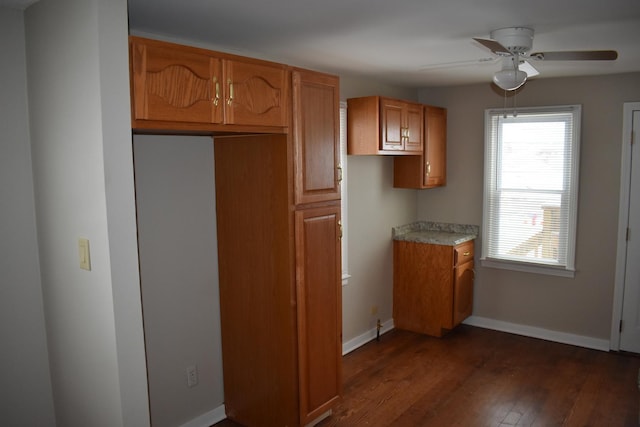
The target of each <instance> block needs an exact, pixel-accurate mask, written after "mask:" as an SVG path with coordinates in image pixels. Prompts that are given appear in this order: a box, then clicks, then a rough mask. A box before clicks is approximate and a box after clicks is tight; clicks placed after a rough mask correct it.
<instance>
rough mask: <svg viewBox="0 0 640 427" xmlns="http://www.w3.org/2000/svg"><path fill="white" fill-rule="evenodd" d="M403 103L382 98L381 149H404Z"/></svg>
mask: <svg viewBox="0 0 640 427" xmlns="http://www.w3.org/2000/svg"><path fill="white" fill-rule="evenodd" d="M403 108H404V107H403V104H401V103H398V102H395V101H392V100H388V99H384V98H383V99H381V100H380V111H381V116H382V120H381V121H382V123H381V127H382V129H381V132H382V139H381V141H380V145H381V147H380V149H381V150H404V138H403V137H402V128H403V121H402V110H403Z"/></svg>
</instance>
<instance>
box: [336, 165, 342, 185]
mask: <svg viewBox="0 0 640 427" xmlns="http://www.w3.org/2000/svg"><path fill="white" fill-rule="evenodd" d="M337 169H338V182H339V183H340V182H342V165H338V168H337Z"/></svg>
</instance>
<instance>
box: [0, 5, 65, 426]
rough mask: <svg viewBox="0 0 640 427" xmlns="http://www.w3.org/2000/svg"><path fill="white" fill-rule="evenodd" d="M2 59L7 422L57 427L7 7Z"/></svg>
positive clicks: (19, 37)
mask: <svg viewBox="0 0 640 427" xmlns="http://www.w3.org/2000/svg"><path fill="white" fill-rule="evenodd" d="M0 58H3V61H2V62H1V63H0V75H2V78H1V79H0V93H1V94H2V97H1V98H0V99H1V100H0V198H1V199H2V209H0V283H1V285H0V342H2V350H0V419H1V420H2V424H3V425H9V426H13V427H22V426H24V427H30V426H53V425H55V416H54V410H53V395H52V391H51V380H50V377H49V361H48V354H47V345H46V332H45V323H44V312H43V308H42V289H41V286H40V267H39V261H38V246H37V241H36V220H35V206H34V200H33V178H32V174H31V172H32V170H31V150H30V147H29V128H28V114H27V76H26V58H25V38H24V19H23V14H22V11H21V10H15V9H9V8H4V7H0Z"/></svg>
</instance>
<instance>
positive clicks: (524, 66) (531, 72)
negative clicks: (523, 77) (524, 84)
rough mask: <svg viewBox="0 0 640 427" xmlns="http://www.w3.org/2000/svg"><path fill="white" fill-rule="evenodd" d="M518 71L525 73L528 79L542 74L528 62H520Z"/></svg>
mask: <svg viewBox="0 0 640 427" xmlns="http://www.w3.org/2000/svg"><path fill="white" fill-rule="evenodd" d="M518 69H520V70H522V71H524V72H525V73H527V77H535V76H537V75H538V74H540V72H539V71H538V70H536V69H535V68H534V66H533V65H531V64H530V63H528V62H527V61H522V62H520V65H519V66H518Z"/></svg>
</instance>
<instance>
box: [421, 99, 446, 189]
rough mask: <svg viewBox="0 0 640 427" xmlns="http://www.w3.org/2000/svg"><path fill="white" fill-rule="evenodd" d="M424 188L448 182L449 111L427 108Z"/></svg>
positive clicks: (425, 116) (425, 117)
mask: <svg viewBox="0 0 640 427" xmlns="http://www.w3.org/2000/svg"><path fill="white" fill-rule="evenodd" d="M424 129H425V134H426V138H425V145H424V158H425V167H424V169H423V171H424V186H425V187H426V188H431V187H440V186H443V185H445V184H446V182H447V110H446V109H444V108H439V107H431V106H426V107H425V114H424Z"/></svg>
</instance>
